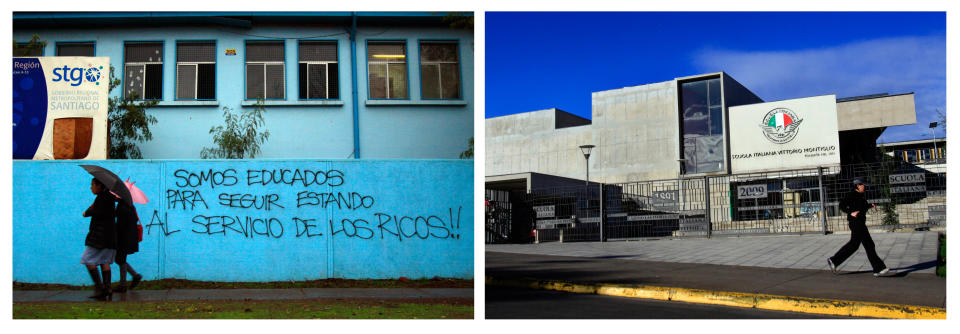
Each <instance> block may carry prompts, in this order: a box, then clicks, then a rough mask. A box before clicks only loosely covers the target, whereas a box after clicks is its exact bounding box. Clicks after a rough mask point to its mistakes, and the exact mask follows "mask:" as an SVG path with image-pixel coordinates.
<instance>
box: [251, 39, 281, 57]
mask: <svg viewBox="0 0 960 334" xmlns="http://www.w3.org/2000/svg"><path fill="white" fill-rule="evenodd" d="M246 45H247V61H248V62H252V61H283V60H284V58H283V55H284V53H283V52H284V50H283V41H248V42H247V44H246Z"/></svg>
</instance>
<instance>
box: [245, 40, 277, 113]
mask: <svg viewBox="0 0 960 334" xmlns="http://www.w3.org/2000/svg"><path fill="white" fill-rule="evenodd" d="M246 54H247V94H246V98H247V99H248V100H255V99H257V98H260V97H262V98H264V99H273V100H280V99H283V98H284V92H285V90H286V88H285V86H284V85H285V82H286V81H285V76H284V71H285V70H284V54H285V53H284V45H283V41H248V42H247V49H246Z"/></svg>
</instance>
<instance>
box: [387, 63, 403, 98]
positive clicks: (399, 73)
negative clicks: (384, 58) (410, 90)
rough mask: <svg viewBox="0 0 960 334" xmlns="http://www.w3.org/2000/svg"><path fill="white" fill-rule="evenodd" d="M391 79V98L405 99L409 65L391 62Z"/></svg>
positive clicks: (388, 67)
mask: <svg viewBox="0 0 960 334" xmlns="http://www.w3.org/2000/svg"><path fill="white" fill-rule="evenodd" d="M387 70H388V71H389V72H390V73H389V79H390V96H389V98H391V99H405V98H407V65H406V64H390V65H389V66H387Z"/></svg>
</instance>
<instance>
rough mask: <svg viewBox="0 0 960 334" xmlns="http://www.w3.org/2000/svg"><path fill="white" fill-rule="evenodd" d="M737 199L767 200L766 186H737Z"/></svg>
mask: <svg viewBox="0 0 960 334" xmlns="http://www.w3.org/2000/svg"><path fill="white" fill-rule="evenodd" d="M737 198H738V199H747V198H767V184H766V183H764V184H751V185H746V186H737Z"/></svg>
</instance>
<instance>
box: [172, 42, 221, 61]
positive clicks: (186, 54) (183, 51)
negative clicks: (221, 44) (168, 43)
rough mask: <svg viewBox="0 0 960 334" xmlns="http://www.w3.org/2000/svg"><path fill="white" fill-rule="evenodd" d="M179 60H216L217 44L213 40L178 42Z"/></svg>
mask: <svg viewBox="0 0 960 334" xmlns="http://www.w3.org/2000/svg"><path fill="white" fill-rule="evenodd" d="M177 61H178V62H215V61H217V56H216V44H214V42H212V41H202V42H199V41H198V42H192V41H191V42H177Z"/></svg>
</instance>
